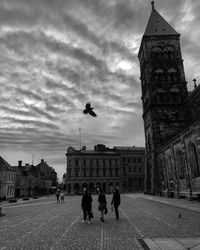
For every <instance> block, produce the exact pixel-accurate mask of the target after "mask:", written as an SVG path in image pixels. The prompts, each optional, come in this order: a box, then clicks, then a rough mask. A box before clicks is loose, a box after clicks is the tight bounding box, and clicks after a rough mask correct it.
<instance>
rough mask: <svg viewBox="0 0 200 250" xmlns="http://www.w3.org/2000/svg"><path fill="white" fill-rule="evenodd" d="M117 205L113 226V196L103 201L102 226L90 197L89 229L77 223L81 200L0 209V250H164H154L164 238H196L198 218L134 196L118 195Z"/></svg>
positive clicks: (49, 200) (50, 200) (46, 201)
mask: <svg viewBox="0 0 200 250" xmlns="http://www.w3.org/2000/svg"><path fill="white" fill-rule="evenodd" d="M121 199H122V204H121V206H120V210H119V212H120V219H119V220H116V219H115V215H114V212H111V209H110V202H111V196H110V195H107V201H108V210H109V212H108V214H107V215H106V216H105V222H104V223H102V222H100V220H99V217H100V215H99V212H98V210H97V208H98V204H97V196H93V212H94V219H93V220H92V223H91V224H90V225H89V224H87V223H82V222H81V221H82V211H81V209H80V203H81V196H68V197H65V202H64V203H63V204H61V203H60V204H57V203H56V201H55V197H49V198H46V199H41V200H40V199H38V200H35V201H24V202H20V203H17V204H12V205H11V204H4V205H3V209H2V210H3V212H4V213H6V216H3V217H0V250H3V249H20V250H21V249H24V250H26V249H49V250H56V249H57V250H60V249H67V250H68V249H69V250H70V249H73V250H74V249H77V250H79V249H80V250H87V249H88V250H89V249H92V250H93V249H95V250H104V249H105V250H118V249H120V250H121V249H123V250H124V249H127V250H128V249H136V250H143V249H145V250H147V249H164V248H161V247H160V248H156V247H157V246H158V245H159V242H160V241H161V239H163V238H165V239H166V238H169V239H172V238H176V239H179V240H180V241H181V239H188V237H195V238H193V239H194V241H195V239H197V238H198V237H199V238H200V216H199V213H197V212H194V211H190V210H187V209H183V208H180V207H174V206H171V205H169V204H164V203H159V202H157V201H154V200H148V199H144V198H143V197H139V196H134V195H133V196H132V197H128V196H126V195H122V197H121ZM179 214H181V218H178V217H179V216H178V215H179ZM156 239H157V243H158V244H156V245H154V247H153V245H152V240H153V242H154V243H155V242H156ZM158 239H159V240H160V241H159V240H158ZM196 242H197V243H196V245H198V240H196ZM168 245H169V244H168ZM165 249H167V248H165ZM168 249H169V250H175V248H174V249H173V248H168ZM176 249H179V248H176ZM180 249H189V247H188V248H180ZM195 249H197V250H198V249H200V248H195Z"/></svg>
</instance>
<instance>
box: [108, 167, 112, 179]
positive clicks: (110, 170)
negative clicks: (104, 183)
mask: <svg viewBox="0 0 200 250" xmlns="http://www.w3.org/2000/svg"><path fill="white" fill-rule="evenodd" d="M109 172H110V177H112V168H110V169H109Z"/></svg>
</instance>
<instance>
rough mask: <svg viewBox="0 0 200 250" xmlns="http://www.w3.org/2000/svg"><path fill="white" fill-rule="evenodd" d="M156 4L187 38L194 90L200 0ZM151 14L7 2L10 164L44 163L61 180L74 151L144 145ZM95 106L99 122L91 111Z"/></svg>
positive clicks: (3, 13)
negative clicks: (145, 57)
mask: <svg viewBox="0 0 200 250" xmlns="http://www.w3.org/2000/svg"><path fill="white" fill-rule="evenodd" d="M155 8H156V9H157V11H158V12H159V13H160V14H161V15H162V16H163V17H164V18H165V19H166V20H167V21H168V22H169V24H170V25H171V26H172V27H173V28H174V29H175V30H176V31H177V32H178V33H180V34H181V48H182V56H183V59H184V68H185V75H186V80H187V82H188V89H189V90H193V82H192V79H193V78H194V77H195V78H196V79H197V84H198V80H199V81H200V64H199V58H200V43H199V41H200V29H199V27H200V15H199V13H200V1H199V0H192V1H191V0H176V1H175V0H155ZM150 13H151V4H150V1H149V0H34V1H33V0H0V117H1V118H0V155H1V156H2V157H3V158H4V159H5V160H6V161H7V162H8V163H9V164H10V165H17V164H18V161H19V160H22V161H23V164H25V163H30V164H31V163H32V162H33V163H34V165H37V164H38V163H39V162H40V160H41V159H44V160H45V161H46V162H47V163H48V164H49V165H50V166H51V167H53V168H55V170H56V172H57V173H58V176H59V178H60V180H61V177H62V175H63V174H64V173H65V171H66V156H65V153H66V151H67V148H68V147H69V146H73V147H75V148H77V149H78V148H80V144H81V145H82V146H83V145H86V146H87V148H88V149H92V148H93V146H94V145H96V144H105V145H107V146H109V147H113V146H144V145H145V142H144V127H143V119H142V103H141V84H140V68H139V60H138V57H137V54H138V50H139V47H140V43H141V39H142V36H143V33H144V31H145V28H146V25H147V22H148V18H149V15H150ZM87 102H91V105H92V106H93V107H94V108H95V109H94V111H95V112H96V113H97V115H98V116H97V117H95V118H94V117H91V116H89V115H84V114H83V112H82V111H83V109H84V107H85V104H86V103H87ZM79 128H81V136H80V131H79ZM80 138H81V140H80ZM80 141H81V143H80Z"/></svg>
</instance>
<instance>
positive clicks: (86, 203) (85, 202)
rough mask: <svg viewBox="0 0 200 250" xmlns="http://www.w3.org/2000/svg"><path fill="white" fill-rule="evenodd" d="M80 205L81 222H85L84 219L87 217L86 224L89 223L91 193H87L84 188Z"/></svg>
mask: <svg viewBox="0 0 200 250" xmlns="http://www.w3.org/2000/svg"><path fill="white" fill-rule="evenodd" d="M81 207H82V209H83V220H82V222H85V221H86V219H88V224H90V220H91V216H90V214H91V212H92V195H91V194H90V193H88V191H87V190H86V189H85V190H84V191H83V197H82V201H81Z"/></svg>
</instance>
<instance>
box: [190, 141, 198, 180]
mask: <svg viewBox="0 0 200 250" xmlns="http://www.w3.org/2000/svg"><path fill="white" fill-rule="evenodd" d="M189 162H190V166H191V171H192V176H193V178H195V177H198V176H200V169H199V162H198V156H197V149H196V145H195V144H194V143H193V142H192V143H190V144H189Z"/></svg>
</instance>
